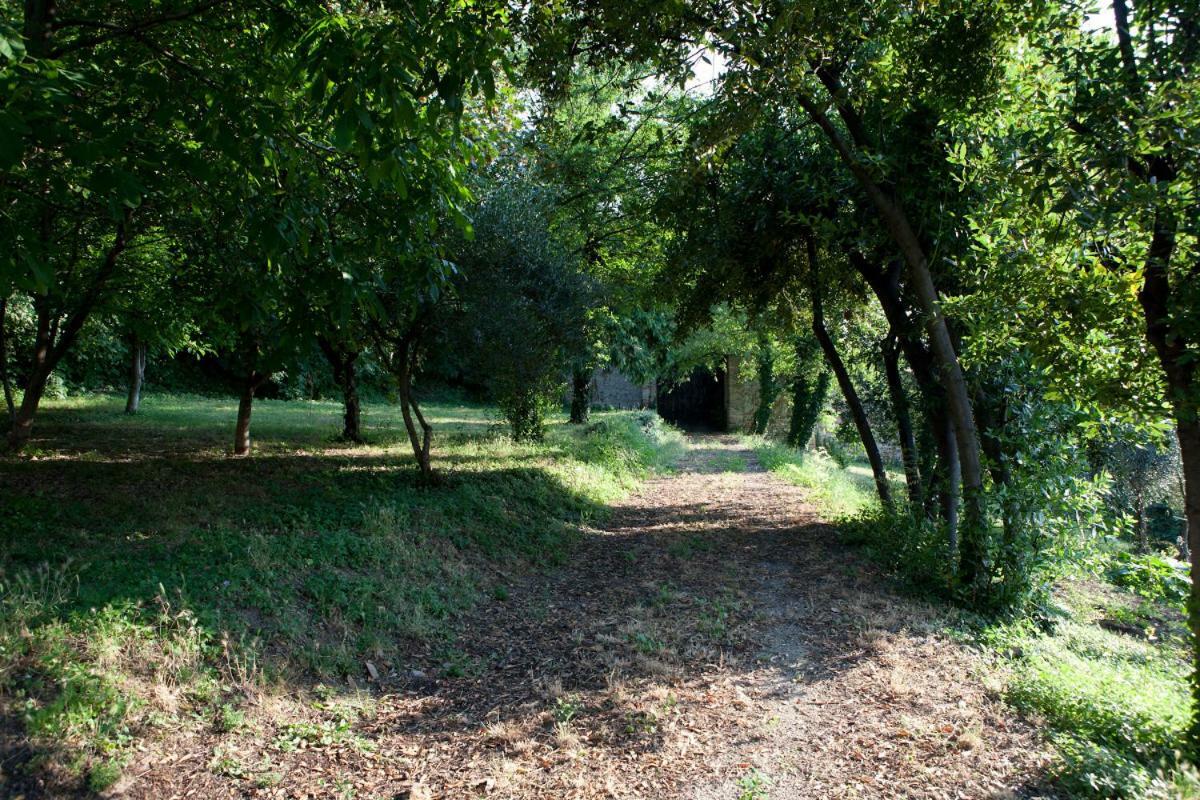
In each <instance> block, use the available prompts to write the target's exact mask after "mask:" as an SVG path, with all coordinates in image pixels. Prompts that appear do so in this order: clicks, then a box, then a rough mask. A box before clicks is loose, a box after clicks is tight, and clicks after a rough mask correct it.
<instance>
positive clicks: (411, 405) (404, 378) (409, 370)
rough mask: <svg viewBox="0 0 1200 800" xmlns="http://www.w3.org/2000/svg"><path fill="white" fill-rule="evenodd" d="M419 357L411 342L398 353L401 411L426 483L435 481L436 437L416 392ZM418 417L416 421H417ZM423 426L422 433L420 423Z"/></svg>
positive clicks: (422, 477) (418, 466)
mask: <svg viewBox="0 0 1200 800" xmlns="http://www.w3.org/2000/svg"><path fill="white" fill-rule="evenodd" d="M416 358H417V353H416V346H415V344H414V343H413V342H411V341H405V342H402V343H401V345H400V347H399V348H398V349H397V352H396V355H395V356H394V359H395V361H394V363H395V367H396V369H397V373H398V374H397V384H398V390H399V394H400V413H401V415H402V416H403V417H404V429H405V430H406V431H407V432H408V441H409V444H410V445H412V451H413V456H414V457H415V458H416V459H417V468H418V469H419V470H420V471H421V479H422V480H423V481H424V482H426V483H432V482H433V481H434V474H433V461H432V458H431V457H430V445H431V443H432V438H433V428H432V427H431V426H430V425H429V423H428V422H426V421H425V417H424V415H423V414H422V413H421V407H420V406H419V405H418V404H417V400H416V397H414V396H413V391H412V374H413V369H414V366H415V362H416ZM414 417H415V422H414ZM418 424H419V425H420V433H418V431H417V425H418Z"/></svg>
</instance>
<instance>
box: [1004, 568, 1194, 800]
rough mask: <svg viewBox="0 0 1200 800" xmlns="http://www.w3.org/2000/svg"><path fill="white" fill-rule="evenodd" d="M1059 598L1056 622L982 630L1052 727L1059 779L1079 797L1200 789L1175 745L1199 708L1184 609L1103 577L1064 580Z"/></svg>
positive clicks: (1010, 683) (1020, 692)
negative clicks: (1194, 703)
mask: <svg viewBox="0 0 1200 800" xmlns="http://www.w3.org/2000/svg"><path fill="white" fill-rule="evenodd" d="M1056 602H1057V604H1058V605H1059V608H1060V618H1059V619H1058V620H1057V621H1056V622H1054V624H1052V625H1050V626H1035V625H1033V624H1031V623H1028V622H1023V621H1016V622H1008V623H1000V624H996V625H993V626H991V627H989V628H986V629H985V630H984V631H983V634H982V636H981V639H982V641H983V642H984V643H985V644H986V645H988V646H989V647H990V649H991V651H992V652H994V653H997V654H998V659H999V663H1000V664H1001V665H1002V666H1003V668H1004V669H1003V671H1004V673H1005V674H1006V675H1007V679H1006V689H1005V694H1006V698H1007V700H1008V701H1009V702H1010V703H1011V704H1012V705H1013V706H1014V707H1016V708H1018V709H1020V710H1022V711H1025V712H1027V713H1029V714H1031V715H1033V716H1035V717H1036V718H1039V719H1040V720H1041V721H1042V723H1043V724H1044V726H1045V727H1046V728H1047V729H1048V730H1049V732H1050V739H1051V741H1052V742H1053V744H1054V745H1055V749H1056V750H1057V752H1058V755H1059V760H1058V763H1057V765H1056V766H1055V769H1054V773H1055V777H1056V779H1057V781H1058V783H1059V785H1060V786H1061V787H1062V788H1063V789H1064V790H1066V791H1067V792H1068V793H1069V794H1070V795H1071V796H1074V797H1088V798H1092V797H1094V798H1102V797H1103V798H1110V797H1113V798H1139V799H1140V798H1144V799H1145V800H1150V799H1151V798H1195V797H1200V775H1197V773H1196V772H1195V771H1194V770H1193V769H1192V768H1191V767H1188V766H1186V765H1182V764H1180V763H1179V758H1178V753H1177V752H1176V750H1177V748H1178V747H1179V746H1180V744H1181V743H1182V741H1183V734H1184V730H1185V728H1186V725H1187V722H1188V715H1189V710H1190V707H1191V702H1190V699H1189V694H1188V686H1187V676H1188V669H1189V662H1188V646H1187V636H1188V634H1187V630H1186V627H1185V625H1184V620H1183V617H1182V614H1181V613H1180V612H1179V611H1178V610H1177V609H1175V608H1173V607H1170V606H1168V605H1160V604H1152V603H1147V602H1146V601H1145V600H1143V599H1141V598H1139V597H1137V596H1136V595H1134V594H1132V593H1131V592H1129V591H1128V590H1125V589H1122V588H1118V587H1116V586H1114V585H1112V584H1109V583H1106V582H1103V581H1100V580H1098V579H1095V578H1092V579H1089V580H1079V579H1073V580H1070V581H1066V582H1064V583H1063V584H1062V585H1061V586H1060V587H1059V589H1058V590H1057V592H1056Z"/></svg>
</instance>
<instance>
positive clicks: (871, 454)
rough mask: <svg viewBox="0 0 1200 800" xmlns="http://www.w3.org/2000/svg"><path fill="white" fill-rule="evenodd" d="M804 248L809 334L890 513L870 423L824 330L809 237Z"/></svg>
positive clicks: (889, 496)
mask: <svg viewBox="0 0 1200 800" xmlns="http://www.w3.org/2000/svg"><path fill="white" fill-rule="evenodd" d="M806 243H807V247H808V267H809V270H810V271H811V275H810V278H811V281H812V290H811V295H812V329H813V335H815V336H816V337H817V342H819V343H820V345H821V350H822V351H823V352H824V353H825V361H826V362H827V363H828V364H829V368H830V369H831V370H832V371H833V375H834V377H835V378H837V382H838V386H839V387H840V388H841V390H842V396H843V397H844V398H845V399H846V406H847V407H848V408H849V409H850V415H851V416H852V417H853V418H854V426H855V427H856V428H858V437H859V439H861V440H862V445H863V449H864V450H866V451H867V460H868V461H870V462H871V473H872V474H873V475H874V476H875V490H876V491H877V492H878V493H879V502H880V503H882V504H883V507H884V508H885V509H886V510H888V511H891V510H892V493H891V489H890V488H889V486H888V481H887V472H885V471H884V468H883V459H882V458H880V457H879V445H878V444H877V443H876V442H875V435H874V434H873V433H872V432H871V423H870V421H869V420H868V419H867V413H866V411H864V410H863V406H862V401H861V400H859V397H858V392H856V391H855V389H854V384H853V383H852V382H851V381H850V373H848V372H847V371H846V365H845V364H844V363H843V362H842V358H841V356H840V355H838V351H837V347H836V346H835V345H834V343H833V339H832V338H830V336H829V332H828V331H827V330H825V313H824V309H823V308H822V304H821V282H820V277H819V276H818V274H817V271H818V269H817V248H816V243H815V242H814V241H813V239H812V237H808V238H807V242H806Z"/></svg>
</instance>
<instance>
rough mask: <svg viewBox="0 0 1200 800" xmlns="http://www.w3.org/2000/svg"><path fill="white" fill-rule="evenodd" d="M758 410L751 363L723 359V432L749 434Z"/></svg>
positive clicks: (755, 379) (734, 359) (754, 370)
mask: <svg viewBox="0 0 1200 800" xmlns="http://www.w3.org/2000/svg"><path fill="white" fill-rule="evenodd" d="M757 408H758V375H757V374H756V367H755V365H754V362H753V361H746V362H743V360H742V359H741V358H739V357H738V356H726V358H725V430H727V431H729V432H730V433H749V432H750V429H751V428H752V427H753V426H754V412H755V410H756V409H757Z"/></svg>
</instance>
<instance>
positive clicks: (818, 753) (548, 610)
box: [115, 437, 1048, 800]
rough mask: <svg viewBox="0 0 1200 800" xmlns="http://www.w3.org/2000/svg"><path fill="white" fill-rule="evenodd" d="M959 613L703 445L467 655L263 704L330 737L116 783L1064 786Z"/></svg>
mask: <svg viewBox="0 0 1200 800" xmlns="http://www.w3.org/2000/svg"><path fill="white" fill-rule="evenodd" d="M938 615H939V612H938V611H937V610H935V609H934V608H933V607H930V606H928V605H925V604H922V603H920V602H916V601H914V600H912V599H910V598H906V597H902V596H900V595H898V594H896V593H895V592H893V591H892V590H890V589H889V588H888V584H887V581H886V579H885V578H884V577H883V576H881V575H879V574H878V573H877V572H876V571H875V570H874V569H873V568H871V567H870V566H868V565H865V564H863V563H861V562H860V561H859V560H858V559H856V558H855V557H854V555H853V554H851V553H848V552H847V551H845V550H844V549H843V548H842V547H841V546H840V545H838V544H837V542H836V540H835V537H834V536H833V531H832V530H831V529H830V528H829V527H828V526H826V525H824V524H823V523H822V522H821V521H820V520H819V519H818V518H817V516H816V514H815V512H814V511H813V509H812V508H811V507H810V506H809V505H807V503H806V501H805V496H804V493H803V491H802V490H800V489H798V488H795V487H792V486H790V485H787V484H785V483H783V482H781V481H779V480H778V479H776V478H774V477H772V476H771V475H769V474H767V473H766V472H765V471H763V470H762V468H761V467H760V466H759V465H758V464H757V462H756V461H755V460H754V457H753V454H752V453H751V452H750V451H748V450H746V449H745V448H743V447H741V446H740V445H739V444H738V443H737V441H736V440H734V439H732V438H721V437H704V438H697V439H696V440H694V441H693V444H692V448H691V450H690V452H689V455H688V456H687V458H686V459H685V460H684V462H683V463H681V464H680V467H679V471H678V472H677V473H676V474H673V475H670V476H666V477H660V478H656V479H654V480H652V481H650V482H649V483H647V484H646V485H645V486H644V488H643V489H642V490H641V491H640V492H639V493H638V494H637V495H635V496H633V497H631V498H629V499H628V500H626V501H625V502H623V503H621V504H620V505H619V506H618V507H617V508H616V509H615V511H614V513H613V514H612V516H611V518H609V519H608V520H607V521H606V522H605V523H604V524H603V528H602V529H598V530H594V531H591V532H590V533H589V535H588V536H586V537H585V538H584V540H583V541H582V542H581V543H580V544H579V546H578V547H577V549H576V550H575V552H574V554H573V556H572V558H571V560H570V563H569V564H568V565H566V566H564V567H562V568H559V569H556V570H554V571H552V572H550V573H535V574H528V575H523V576H516V577H512V579H511V581H510V582H509V584H508V595H507V597H506V598H505V599H504V600H503V602H494V603H489V604H486V607H485V608H484V607H481V608H480V610H479V611H478V612H477V613H476V614H475V615H474V616H473V617H472V618H470V619H468V620H466V621H465V625H464V627H463V630H462V633H461V636H460V637H459V640H458V641H457V643H456V645H455V646H454V647H453V648H451V649H450V650H448V651H446V652H440V653H437V654H436V656H435V654H433V653H426V654H425V655H424V657H420V658H416V659H414V660H412V661H410V662H407V663H403V664H400V663H397V664H379V665H371V668H370V669H371V670H373V671H374V672H375V675H376V677H375V678H374V679H373V680H372V682H371V683H370V684H369V685H368V684H366V683H365V682H364V683H362V684H361V686H362V691H361V692H359V693H358V694H357V695H356V697H352V698H351V699H350V701H347V700H346V699H345V697H342V698H338V697H333V698H330V699H329V700H328V702H326V703H316V704H314V703H313V702H312V701H311V698H310V699H308V700H305V701H301V700H297V699H296V698H290V699H289V698H286V697H284V698H281V697H264V698H262V699H261V700H260V702H261V703H262V705H263V706H264V708H263V711H264V713H262V714H260V715H259V717H260V718H261V719H262V720H270V719H276V720H283V719H291V720H295V719H297V718H307V719H310V720H311V721H312V722H313V723H314V724H315V725H320V724H324V726H325V727H324V728H320V729H319V731H318V732H317V733H313V732H312V731H311V730H307V729H303V730H302V729H297V728H294V727H293V728H285V727H284V723H282V722H278V723H271V722H259V723H256V725H252V726H251V728H250V729H249V730H244V731H241V732H235V733H228V734H223V735H218V734H213V733H211V732H194V733H191V734H181V735H180V736H177V737H174V738H172V739H169V740H162V741H158V742H155V743H153V744H151V745H149V746H147V747H146V748H145V750H144V751H143V752H142V753H141V755H140V756H139V758H138V759H137V761H135V763H134V764H132V765H131V766H130V768H129V769H128V770H127V772H126V774H127V776H128V778H127V779H126V780H123V781H122V782H121V784H119V785H118V786H117V787H115V793H117V794H123V795H125V796H130V797H145V798H155V800H168V799H169V798H176V797H179V798H182V797H227V796H233V797H242V796H246V797H314V798H315V797H360V798H361V797H378V798H403V797H410V798H459V797H476V796H481V797H482V796H486V797H494V798H594V797H622V798H624V797H629V798H636V797H642V798H687V799H689V800H692V799H694V800H710V799H712V800H716V799H717V798H745V799H746V800H751V799H752V798H765V797H770V798H825V797H830V798H866V797H881V798H891V797H906V798H907V797H911V798H1007V797H1035V796H1045V794H1046V792H1045V790H1044V789H1041V788H1039V787H1040V776H1041V774H1042V772H1043V771H1044V768H1045V766H1046V763H1047V759H1048V755H1047V748H1046V747H1045V746H1044V745H1043V744H1042V743H1041V742H1040V741H1039V739H1038V737H1037V736H1036V734H1035V732H1034V731H1033V730H1032V729H1031V726H1030V725H1029V724H1028V723H1026V722H1023V721H1021V720H1020V719H1018V718H1016V717H1015V716H1013V715H1012V714H1011V713H1010V712H1009V711H1008V710H1006V709H1005V708H1004V706H1003V705H1002V704H1001V703H1000V701H999V699H998V698H997V697H996V695H995V693H994V692H992V691H989V690H988V689H987V688H986V687H985V684H987V683H988V682H989V681H988V679H987V677H986V671H985V669H984V666H983V664H982V662H981V660H980V659H979V658H978V657H977V656H976V655H974V654H973V653H972V652H970V651H969V650H968V649H967V648H964V647H963V646H961V645H959V644H956V643H954V642H951V641H949V640H947V639H946V638H944V637H942V636H941V635H939V633H938V630H940V629H941V627H942V625H941V621H940V618H939V616H938ZM272 704H274V705H276V706H278V708H276V709H274V710H272V709H271V708H268V707H269V706H271V705H272ZM339 704H341V705H339ZM314 706H315V707H314ZM351 707H353V711H352V712H351V710H350V709H351ZM338 708H342V709H343V711H342V712H337V709H338ZM272 712H274V713H272ZM338 713H341V714H342V718H344V719H346V720H347V722H346V723H345V724H341V725H338V724H336V722H331V720H336V719H338V718H339V717H338Z"/></svg>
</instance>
